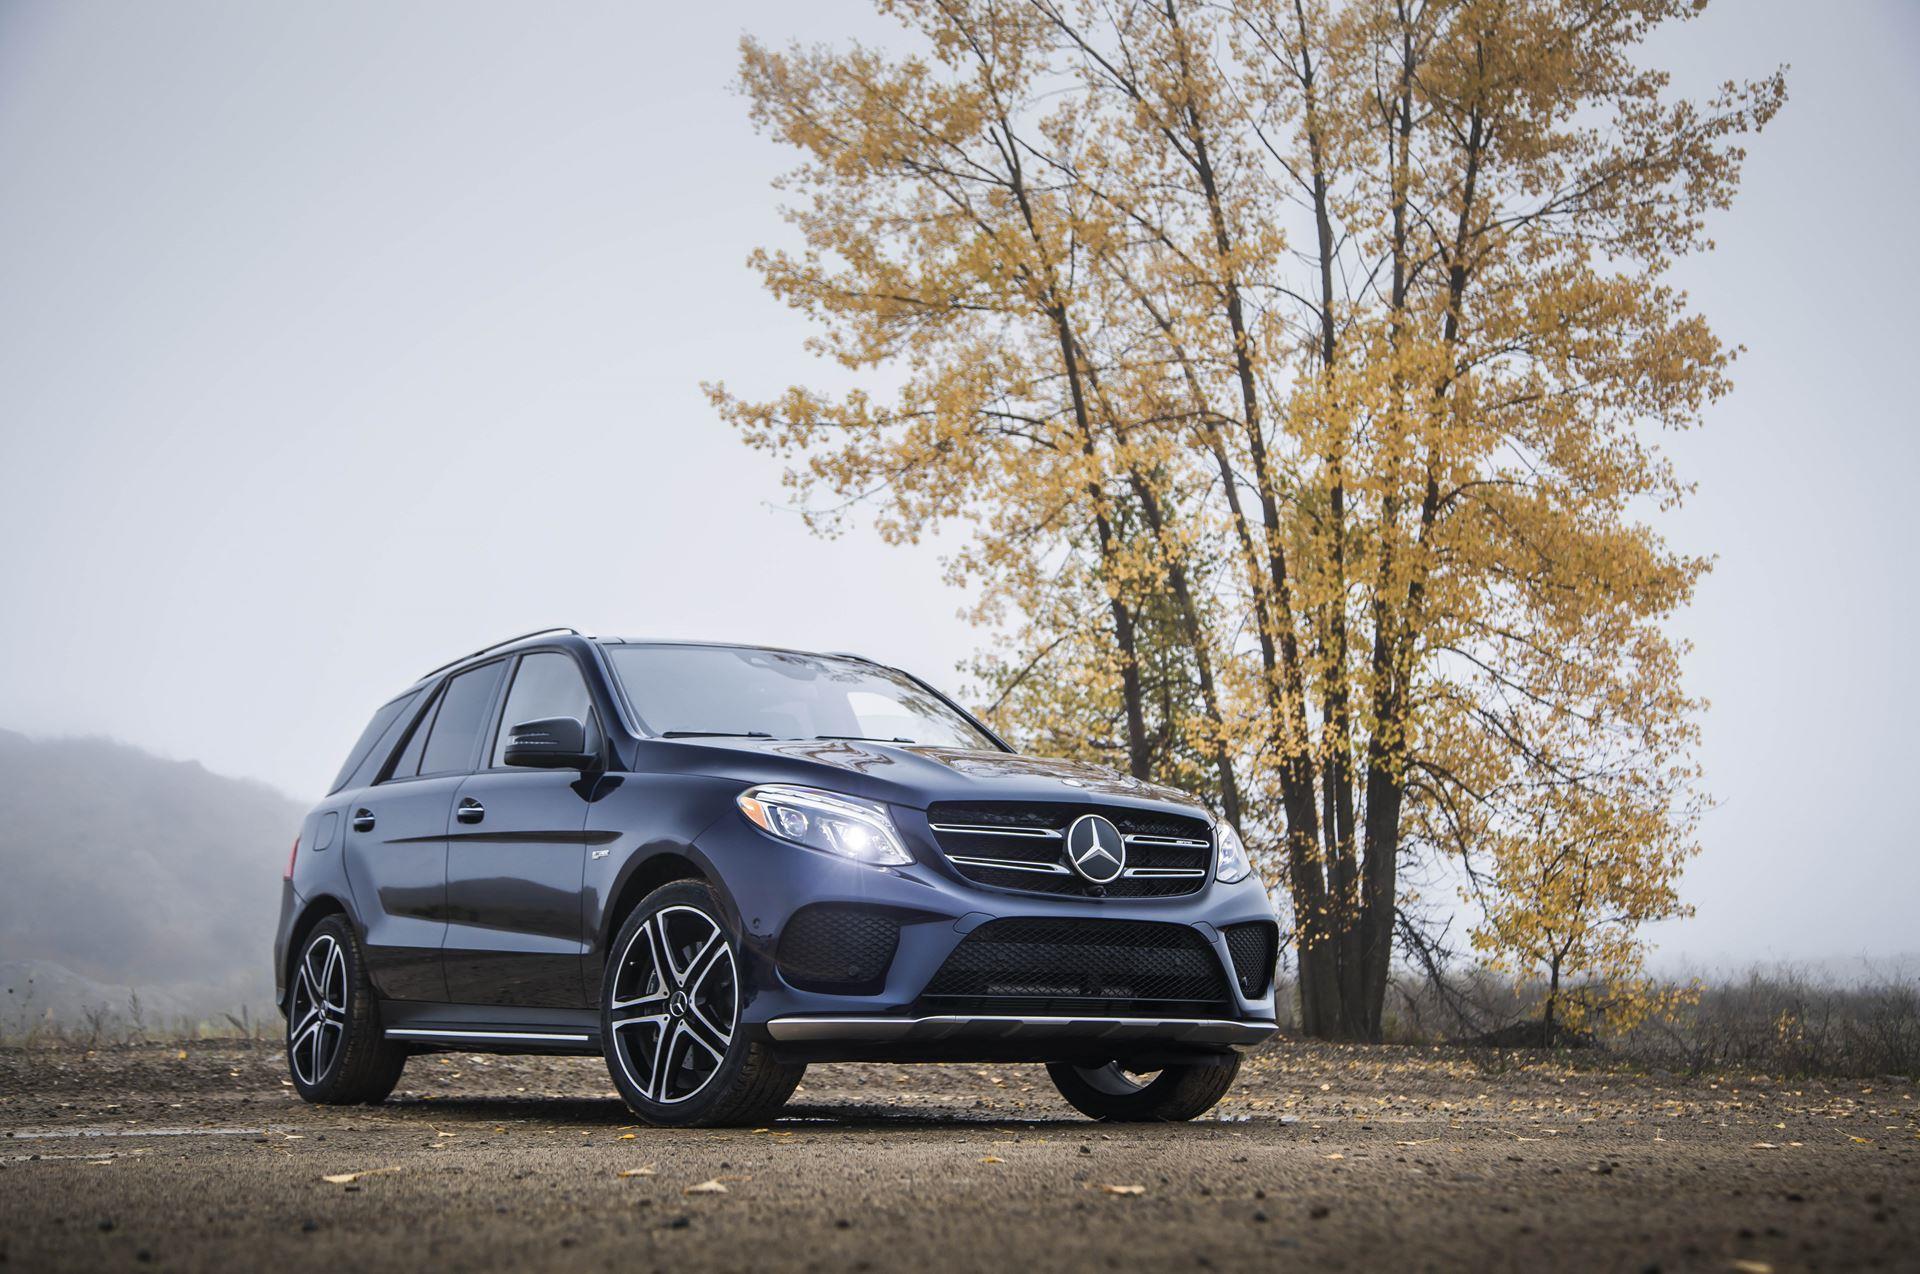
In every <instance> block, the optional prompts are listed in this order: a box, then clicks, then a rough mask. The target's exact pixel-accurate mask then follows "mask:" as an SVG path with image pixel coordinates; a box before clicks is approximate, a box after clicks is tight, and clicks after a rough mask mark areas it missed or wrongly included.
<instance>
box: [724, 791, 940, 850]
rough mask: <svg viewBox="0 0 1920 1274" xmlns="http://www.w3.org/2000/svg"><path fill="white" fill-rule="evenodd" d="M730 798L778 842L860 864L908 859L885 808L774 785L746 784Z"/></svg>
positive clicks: (755, 823)
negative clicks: (734, 796) (749, 785)
mask: <svg viewBox="0 0 1920 1274" xmlns="http://www.w3.org/2000/svg"><path fill="white" fill-rule="evenodd" d="M735 799H736V800H737V802H738V803H739V806H740V812H741V813H742V814H745V815H746V816H747V819H748V820H749V821H750V822H751V823H753V825H754V826H755V827H758V828H759V829H760V830H761V831H763V832H767V833H769V834H770V835H774V836H778V837H779V838H780V839H781V840H788V841H792V842H793V843H794V844H796V845H805V846H807V847H808V848H809V849H819V850H825V851H826V852H827V853H829V854H838V855H840V857H842V858H851V859H853V860H854V861H855V862H861V863H886V864H892V865H895V866H898V865H900V864H902V863H910V862H912V861H913V855H911V854H909V853H907V849H906V846H905V845H902V844H901V843H900V834H899V833H898V832H896V831H894V829H893V820H892V819H890V818H888V817H887V811H886V807H885V806H883V805H878V804H876V803H874V802H873V801H863V800H860V799H858V798H856V797H852V796H841V795H840V794H839V793H837V792H822V791H820V790H818V789H817V788H811V787H786V786H783V785H781V784H777V783H776V784H769V785H768V786H765V787H750V788H748V789H747V790H746V791H744V792H742V793H740V795H739V796H738V797H737V798H735Z"/></svg>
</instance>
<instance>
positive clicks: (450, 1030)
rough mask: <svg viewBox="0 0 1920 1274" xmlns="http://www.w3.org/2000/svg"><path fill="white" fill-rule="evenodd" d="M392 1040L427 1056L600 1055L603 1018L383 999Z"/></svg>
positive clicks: (507, 1007) (581, 1011) (553, 1011)
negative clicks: (487, 1054) (468, 1054)
mask: <svg viewBox="0 0 1920 1274" xmlns="http://www.w3.org/2000/svg"><path fill="white" fill-rule="evenodd" d="M380 1020H381V1022H382V1023H383V1024H384V1025H385V1028H386V1036H387V1038H388V1039H390V1040H395V1041H398V1042H401V1043H405V1044H407V1045H409V1046H410V1047H413V1048H416V1049H419V1050H421V1051H423V1052H441V1051H451V1052H460V1053H567V1054H582V1055H588V1056H597V1055H598V1054H599V1053H600V1015H599V1014H598V1013H597V1012H595V1011H593V1010H591V1009H551V1008H522V1007H517V1006H511V1005H498V1004H428V1003H424V1002H421V1001H418V1000H382V1001H381V1002H380Z"/></svg>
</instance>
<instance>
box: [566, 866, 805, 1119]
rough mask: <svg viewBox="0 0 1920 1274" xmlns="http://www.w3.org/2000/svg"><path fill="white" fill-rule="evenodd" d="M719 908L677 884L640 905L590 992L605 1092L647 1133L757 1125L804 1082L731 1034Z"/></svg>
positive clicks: (731, 975)
mask: <svg viewBox="0 0 1920 1274" xmlns="http://www.w3.org/2000/svg"><path fill="white" fill-rule="evenodd" d="M723 914H724V913H723V911H722V909H721V907H720V900H719V899H718V897H716V896H715V894H714V892H713V890H712V889H711V888H710V887H709V886H708V885H706V884H705V883H704V882H701V881H696V880H680V881H675V882H673V883H672V884H669V885H663V886H661V887H660V888H659V889H656V890H654V891H653V892H652V893H650V894H648V895H647V896H646V897H645V898H643V899H641V901H640V905H639V906H638V907H635V908H634V909H633V914H632V915H630V916H628V917H627V922H626V923H625V924H624V925H622V926H621V927H620V936H619V937H618V938H617V939H615V941H614V944H613V952H614V956H613V959H612V961H611V962H610V963H609V964H608V965H607V972H606V976H605V977H603V978H602V979H601V988H600V1038H601V1040H602V1041H603V1043H604V1046H605V1049H606V1054H607V1069H608V1070H609V1071H610V1072H612V1075H613V1082H614V1085H615V1086H616V1087H617V1088H619V1090H620V1095H621V1096H622V1097H624V1098H626V1102H627V1105H628V1106H630V1107H631V1108H632V1109H633V1113H634V1114H636V1115H638V1116H640V1118H642V1119H644V1120H646V1121H647V1122H648V1123H650V1124H661V1125H666V1126H669V1127H695V1126H705V1127H712V1126H716V1125H726V1124H751V1123H759V1122H761V1121H762V1120H764V1119H765V1118H767V1117H768V1116H770V1115H771V1114H772V1113H773V1112H774V1111H775V1110H778V1109H779V1108H780V1106H781V1105H782V1104H784V1103H785V1102H786V1100H787V1098H788V1097H791V1096H792V1095H793V1090H794V1089H795V1088H796V1087H798V1086H799V1083H800V1077H801V1076H802V1075H803V1074H805V1073H806V1069H807V1068H806V1066H805V1065H804V1064H794V1063H787V1062H780V1061H778V1060H776V1059H775V1058H774V1056H773V1053H772V1050H770V1049H769V1048H768V1047H767V1046H766V1045H764V1044H761V1043H757V1042H755V1041H752V1040H749V1039H748V1038H747V1037H746V1034H745V1032H743V1031H741V1030H740V1003H741V986H740V960H739V957H738V955H737V954H736V943H735V941H734V939H733V937H732V936H731V935H730V934H729V933H728V932H727V928H726V924H725V922H724V920H723V919H722V916H723Z"/></svg>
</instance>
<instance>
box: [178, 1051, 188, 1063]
mask: <svg viewBox="0 0 1920 1274" xmlns="http://www.w3.org/2000/svg"><path fill="white" fill-rule="evenodd" d="M179 1060H180V1061H183V1062H184V1061H186V1060H187V1050H186V1049H184V1048H183V1049H181V1050H180V1057H179Z"/></svg>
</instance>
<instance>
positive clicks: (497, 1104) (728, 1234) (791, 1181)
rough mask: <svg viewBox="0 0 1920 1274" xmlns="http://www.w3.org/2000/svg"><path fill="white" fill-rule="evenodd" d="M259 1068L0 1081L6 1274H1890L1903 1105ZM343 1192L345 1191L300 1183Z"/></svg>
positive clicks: (1029, 1080)
mask: <svg viewBox="0 0 1920 1274" xmlns="http://www.w3.org/2000/svg"><path fill="white" fill-rule="evenodd" d="M282 1074H283V1072H282V1069H281V1062H280V1058H279V1055H278V1053H277V1051H276V1050H274V1049H273V1048H271V1047H269V1046H265V1045H263V1046H261V1047H260V1048H259V1049H257V1050H250V1049H247V1048H245V1047H244V1046H239V1045H234V1044H212V1043H208V1044H188V1045H186V1046H185V1047H184V1049H182V1048H181V1047H180V1046H179V1045H165V1046H160V1045H141V1046H132V1047H126V1048H113V1049H102V1050H100V1051H98V1052H95V1053H79V1052H61V1051H42V1050H0V1263H3V1264H5V1265H6V1266H7V1267H9V1268H11V1269H33V1270H37V1269H114V1268H121V1267H142V1266H145V1267H151V1268H167V1269H272V1270H274V1271H276V1274H285V1272H287V1271H293V1270H304V1269H328V1270H342V1269H356V1270H384V1269H413V1268H418V1267H421V1266H423V1265H427V1264H431V1265H432V1266H434V1267H437V1268H442V1269H456V1270H465V1269H474V1270H478V1269H524V1268H569V1269H570V1268H580V1269H614V1268H619V1269H622V1270H649V1269H657V1270H676V1271H677V1270H691V1269H709V1268H711V1269H728V1270H742V1269H756V1270H758V1269H787V1268H806V1269H813V1268H818V1269H823V1270H840V1269H849V1268H851V1269H856V1270H861V1269H874V1270H891V1269H901V1268H910V1267H914V1266H920V1267H922V1268H925V1269H982V1270H986V1269H991V1270H996V1271H998V1270H1005V1269H1007V1268H1009V1267H1016V1266H1017V1267H1018V1268H1020V1269H1022V1270H1050V1269H1098V1268H1132V1267H1154V1268H1172V1269H1192V1268H1201V1269H1207V1268H1213V1269H1226V1268H1232V1267H1246V1266H1249V1265H1252V1264H1253V1263H1256V1262H1261V1263H1266V1264H1270V1265H1277V1264H1281V1263H1285V1264H1288V1265H1303V1264H1311V1265H1313V1266H1317V1267H1324V1268H1329V1269H1376V1268H1393V1269H1466V1268H1471V1269H1476V1270H1478V1269H1494V1270H1499V1269H1512V1270H1539V1269H1550V1268H1555V1267H1559V1268H1579V1269H1609V1270H1611V1269H1620V1270H1636V1271H1639V1270H1647V1269H1654V1268H1658V1269H1662V1270H1676V1269H1701V1270H1736V1271H1745V1272H1747V1274H1758V1272H1760V1271H1764V1270H1767V1269H1774V1270H1789V1269H1802V1268H1804V1269H1841V1268H1886V1269H1900V1268H1905V1269H1920V1103H1916V1100H1915V1088H1914V1085H1913V1084H1912V1082H1911V1081H1907V1080H1899V1079H1888V1080H1885V1081H1881V1082H1869V1083H1832V1084H1825V1083H1819V1082H1807V1081H1792V1082H1773V1081H1766V1080H1762V1079H1760V1078H1757V1077H1748V1076H1739V1077H1731V1076H1722V1077H1719V1078H1718V1079H1711V1078H1710V1079H1702V1080H1690V1079H1682V1078H1676V1077H1666V1076H1659V1075H1654V1076H1646V1075H1637V1074H1632V1073H1628V1072H1626V1071H1614V1070H1608V1069H1604V1068H1599V1069H1595V1068H1591V1067H1587V1066H1582V1067H1580V1068H1574V1067H1569V1066H1567V1065H1564V1064H1562V1063H1560V1062H1557V1061H1540V1060H1525V1061H1515V1060H1514V1058H1513V1056H1512V1055H1507V1056H1506V1057H1499V1056H1494V1055H1488V1054H1474V1053H1463V1052H1458V1051H1452V1050H1424V1049H1401V1048H1371V1049H1341V1048H1331V1047H1319V1046H1308V1045H1302V1044H1294V1043H1286V1044H1280V1045H1276V1046H1274V1047H1272V1048H1269V1049H1267V1050H1265V1051H1263V1052H1261V1053H1260V1054H1258V1055H1257V1056H1255V1057H1253V1058H1251V1059H1249V1061H1248V1064H1247V1065H1246V1066H1244V1067H1243V1068H1242V1070H1241V1077H1240V1082H1239V1084H1238V1086H1237V1087H1236V1088H1235V1090H1234V1092H1233V1093H1232V1094H1231V1095H1230V1097H1229V1098H1228V1099H1227V1101H1226V1102H1225V1103H1224V1104H1223V1105H1222V1106H1221V1107H1220V1109H1219V1112H1218V1115H1219V1117H1218V1118H1209V1119H1207V1120H1206V1121H1203V1122H1197V1123H1192V1124H1183V1125H1169V1126H1155V1127H1140V1126H1106V1125H1099V1124H1094V1123H1090V1122H1088V1121H1086V1120H1084V1119H1081V1118H1080V1117H1079V1116H1078V1115H1076V1114H1075V1113H1074V1112H1073V1111H1072V1110H1070V1109H1069V1108H1068V1107H1067V1106H1065V1104H1064V1103H1062V1102H1060V1101H1059V1100H1058V1099H1057V1098H1056V1097H1055V1095H1054V1093H1053V1089H1052V1087H1051V1086H1050V1085H1049V1084H1048V1083H1047V1079H1046V1075H1045V1072H1044V1071H1042V1070H1041V1069H1040V1068H1038V1067H1025V1066H922V1067H903V1066H817V1067H815V1068H813V1069H812V1070H811V1071H809V1072H808V1074H807V1079H806V1083H805V1084H804V1086H803V1087H802V1089H801V1091H800V1092H799V1093H798V1094H796V1095H795V1097H794V1100H793V1103H792V1104H791V1105H790V1106H789V1108H788V1109H787V1111H786V1112H785V1113H784V1115H783V1117H782V1118H780V1119H778V1120H777V1121H775V1122H774V1123H773V1124H772V1125H771V1126H770V1127H768V1128H763V1129H753V1130H747V1129H739V1130H728V1131H695V1132H673V1131H663V1130H657V1129H648V1128H644V1127H637V1126H635V1124H634V1123H633V1121H632V1118H631V1117H630V1115H629V1114H628V1113H627V1111H626V1109H625V1107H624V1106H622V1105H621V1104H620V1102H619V1101H618V1100H617V1099H616V1098H615V1097H614V1095H613V1093H612V1091H611V1089H610V1087H609V1085H608V1082H607V1077H606V1072H605V1070H604V1068H602V1067H601V1066H600V1064H599V1063H597V1062H594V1061H588V1060H582V1059H543V1058H501V1057H480V1056H468V1055H443V1056H434V1057H422V1058H416V1059H415V1060H414V1061H413V1062H412V1063H411V1064H410V1065H409V1066H408V1069H407V1074H406V1076H405V1077H404V1078H403V1079H402V1081H401V1089H400V1091H399V1092H398V1093H396V1094H395V1097H394V1099H393V1100H392V1101H390V1102H389V1103H388V1104H386V1105H385V1106H380V1107H358V1108H349V1109H329V1108H322V1107H314V1106H307V1105H304V1104H302V1103H301V1102H300V1101H298V1100H297V1099H296V1098H295V1097H294V1096H293V1094H292V1092H291V1090H290V1089H289V1088H288V1087H287V1086H286V1085H285V1081H284V1080H283V1079H282ZM347 1173H359V1174H363V1175H360V1176H359V1177H358V1178H357V1179H354V1180H351V1181H329V1180H327V1179H326V1178H328V1177H330V1176H339V1175H341V1174H347Z"/></svg>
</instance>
